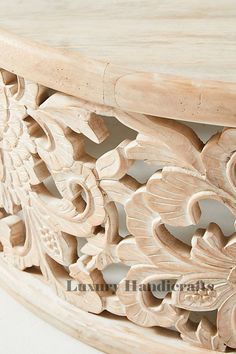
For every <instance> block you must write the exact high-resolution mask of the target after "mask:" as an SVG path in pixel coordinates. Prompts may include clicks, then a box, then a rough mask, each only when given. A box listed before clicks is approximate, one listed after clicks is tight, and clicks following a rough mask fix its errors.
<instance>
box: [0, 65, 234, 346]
mask: <svg viewBox="0 0 236 354" xmlns="http://www.w3.org/2000/svg"><path fill="white" fill-rule="evenodd" d="M0 111H1V116H0V117H1V118H0V135H1V172H0V173H1V183H0V204H1V208H2V209H1V221H0V242H1V251H2V254H3V256H4V258H5V259H6V261H8V262H10V263H11V264H13V265H14V266H15V267H17V268H19V269H21V270H22V271H24V270H26V269H28V268H31V267H32V266H35V267H39V268H40V271H41V273H42V276H43V277H44V278H45V279H46V280H47V282H48V284H49V285H50V286H51V287H53V288H54V289H55V291H56V293H57V295H58V296H60V297H62V298H63V299H65V300H67V301H68V302H70V303H71V304H73V305H75V306H77V307H79V308H81V309H84V310H85V311H89V312H93V313H97V314H98V313H101V312H102V311H104V310H107V311H109V312H111V313H113V314H116V315H119V316H127V318H128V319H129V320H131V321H133V322H134V323H136V324H137V325H140V326H145V327H152V326H161V327H166V328H170V330H171V329H172V330H173V329H175V330H177V331H178V332H179V333H180V334H181V336H182V338H183V340H184V341H187V342H189V343H191V344H193V345H197V346H200V347H204V348H208V349H213V350H222V351H224V350H225V349H226V347H227V346H228V347H230V348H236V316H235V313H236V312H235V311H236V265H235V259H236V238H235V234H233V235H232V236H231V237H228V238H226V237H225V236H224V235H223V233H222V231H221V229H220V228H219V226H218V225H216V224H214V223H210V224H209V226H208V227H207V229H206V230H197V231H196V233H195V235H194V236H193V237H192V242H191V246H188V245H186V244H185V243H183V242H182V241H179V240H178V239H176V238H175V236H174V235H172V234H171V233H170V232H169V231H168V230H167V228H166V225H171V226H173V227H178V226H183V227H185V226H188V225H192V224H197V223H198V221H199V217H200V214H201V210H200V208H199V205H198V202H199V201H200V200H202V199H209V198H212V199H216V200H218V201H220V202H222V203H223V204H224V205H225V206H226V207H228V208H229V210H230V211H231V212H232V214H233V215H234V216H236V183H235V161H236V158H235V156H236V155H235V150H236V147H235V145H236V129H234V128H226V129H224V130H223V131H222V132H221V133H218V134H216V135H214V136H213V137H212V138H211V139H210V140H209V141H208V142H207V143H206V144H205V145H204V144H203V143H202V142H201V140H200V139H199V138H198V136H197V135H196V134H195V133H194V132H193V130H192V129H190V128H189V127H187V126H185V125H184V124H181V123H178V122H175V121H172V120H168V119H162V118H158V117H151V116H145V115H142V114H135V113H126V112H122V111H119V110H118V109H113V108H110V107H105V106H99V105H94V104H93V103H89V102H86V101H83V100H81V99H78V98H74V97H72V96H68V95H66V94H63V93H60V92H55V91H53V90H51V89H49V88H46V87H43V86H40V85H38V84H35V83H32V82H29V81H27V80H24V79H22V78H20V77H16V76H15V75H13V74H11V73H9V72H6V71H4V70H1V75H0ZM103 116H107V117H113V118H110V119H117V120H119V121H120V122H121V123H122V124H124V125H126V126H127V127H129V128H131V129H133V130H134V131H136V132H137V137H136V139H134V140H132V141H131V140H128V139H126V140H124V141H123V142H122V143H121V144H119V145H118V146H117V147H115V148H114V149H113V150H111V151H108V152H106V153H104V154H103V155H102V156H100V157H99V158H98V159H95V158H93V157H92V156H90V155H89V154H88V153H87V151H86V141H85V137H86V138H88V139H89V140H91V141H93V142H95V143H97V144H100V143H101V142H103V141H104V140H105V139H106V138H107V136H108V134H109V132H108V129H107V127H106V124H105V122H104V119H103ZM136 160H143V161H145V162H146V163H148V164H154V165H157V164H158V165H160V166H162V168H161V170H159V171H157V172H156V173H154V174H153V175H152V176H151V177H150V178H149V179H148V181H147V183H145V184H141V183H139V182H138V181H137V180H136V179H135V178H134V177H131V175H129V171H130V168H131V166H132V165H133V164H134V162H135V161H136ZM48 179H51V181H54V183H55V187H56V188H57V194H58V195H57V196H56V195H55V194H53V193H52V192H51V190H50V188H48V185H47V180H48ZM116 203H119V204H121V205H123V207H124V210H125V213H126V221H127V228H128V231H129V235H128V236H127V237H125V238H122V237H121V236H120V235H119V221H118V211H117V207H116ZM79 238H82V239H84V240H85V241H86V242H85V244H84V246H83V247H82V248H80V252H81V253H82V256H78V252H77V240H78V239H79ZM115 263H122V264H125V265H128V266H129V267H130V270H129V271H128V272H127V274H126V276H125V278H124V279H123V280H122V281H121V282H120V283H119V284H118V287H117V290H116V291H115V290H114V289H109V287H106V282H105V280H104V277H103V272H102V271H103V270H104V269H105V268H106V267H107V266H108V265H110V264H115ZM68 279H74V280H76V281H78V282H79V283H80V284H84V285H86V284H87V285H88V284H89V285H94V287H95V291H93V290H94V289H93V290H92V289H91V290H89V289H88V290H87V291H76V292H70V291H67V288H66V284H67V280H68ZM162 280H163V281H167V280H169V281H172V282H175V289H174V290H173V291H168V292H167V294H166V295H165V296H164V298H162V299H161V298H159V299H157V298H155V297H154V295H153V293H152V292H151V290H150V284H151V283H155V282H156V283H158V282H160V281H162ZM129 281H131V282H135V284H136V289H134V288H132V289H129V291H127V288H126V287H127V282H129ZM201 282H203V283H204V286H205V287H204V288H202V287H201V286H200V287H199V288H198V289H196V288H195V287H194V285H195V284H196V283H197V284H199V283H201ZM98 284H99V285H100V287H99V288H97V289H96V286H97V285H98ZM102 285H103V286H102ZM144 285H146V289H145V286H144ZM215 310H216V311H217V320H216V323H215V324H214V323H211V321H210V320H208V319H207V318H206V317H204V316H202V318H201V320H200V321H199V323H197V324H196V323H194V322H193V321H192V319H191V315H192V314H193V313H194V312H204V311H215Z"/></svg>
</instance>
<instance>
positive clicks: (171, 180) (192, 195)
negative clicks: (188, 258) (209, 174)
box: [147, 167, 232, 226]
mask: <svg viewBox="0 0 236 354" xmlns="http://www.w3.org/2000/svg"><path fill="white" fill-rule="evenodd" d="M147 190H148V191H149V192H150V193H152V194H154V195H155V197H156V199H155V200H154V201H153V202H152V203H150V205H151V207H152V209H153V210H154V211H157V212H158V213H159V214H160V215H161V219H162V222H163V223H167V224H170V225H173V226H188V225H192V224H196V223H197V222H198V221H199V218H200V215H201V211H200V208H199V206H198V203H197V202H198V201H199V200H201V199H207V198H214V199H217V200H219V201H220V200H221V198H220V197H219V195H218V193H217V192H218V191H217V189H216V188H214V186H212V185H211V184H209V183H208V182H207V180H206V179H205V178H204V177H202V176H200V175H199V174H196V173H194V172H191V171H187V170H184V169H181V168H174V167H166V168H164V169H163V171H162V173H156V174H154V175H153V176H152V177H151V178H150V180H149V181H148V183H147ZM223 197H224V198H230V197H229V195H225V194H224V193H223ZM231 199H232V198H231Z"/></svg>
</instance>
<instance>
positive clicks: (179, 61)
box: [0, 0, 236, 126]
mask: <svg viewBox="0 0 236 354" xmlns="http://www.w3.org/2000/svg"><path fill="white" fill-rule="evenodd" d="M235 8H236V6H235V2H234V1H233V0H226V1H223V0H218V1H217V5H216V4H215V1H213V0H208V1H197V0H190V1H184V0H181V1H178V2H176V1H175V0H171V1H168V2H166V1H162V0H158V1H154V0H149V1H138V2H136V1H128V2H127V1H123V0H120V1H114V0H113V1H108V0H102V1H99V2H95V1H92V0H89V1H82V0H81V1H72V0H67V1H66V0H63V1H59V2H58V1H57V2H54V1H51V2H50V3H45V1H42V2H40V4H38V3H36V2H35V1H29V0H24V1H19V2H18V0H14V1H13V3H12V2H9V3H7V2H2V3H1V4H0V11H1V14H2V16H1V20H0V25H1V26H2V27H4V28H5V29H6V30H11V31H13V32H14V33H16V34H18V35H20V37H17V36H16V37H15V36H12V35H10V34H8V32H5V31H1V32H0V48H1V55H0V66H1V67H3V68H5V69H7V70H9V71H12V72H15V73H17V74H19V75H21V76H23V77H25V78H27V79H30V80H32V81H34V82H38V83H41V84H43V85H45V86H47V87H51V88H54V89H56V90H59V91H61V92H65V93H67V94H70V95H73V96H76V97H79V98H82V99H85V100H89V101H91V102H95V103H99V104H106V105H110V106H114V107H118V108H119V109H122V110H125V111H133V112H138V113H144V114H151V115H155V116H160V117H165V118H174V119H178V120H186V121H192V122H203V123H210V124H218V125H225V126H236V118H235V111H236V103H235V102H236V64H235V63H236V60H235V57H236V50H235V45H234V42H235V36H236V34H235V33H236V30H235V25H234V24H235V16H236V15H235V13H236V9H235ZM42 21H43V26H42ZM22 35H23V36H25V37H27V38H28V41H24V40H22V38H21V37H22ZM35 40H36V41H40V42H42V43H44V44H49V45H50V46H47V45H44V46H43V45H40V44H37V42H36V43H35ZM53 47H54V49H53ZM71 52H72V53H71ZM88 58H90V59H88ZM147 91H148V95H147Z"/></svg>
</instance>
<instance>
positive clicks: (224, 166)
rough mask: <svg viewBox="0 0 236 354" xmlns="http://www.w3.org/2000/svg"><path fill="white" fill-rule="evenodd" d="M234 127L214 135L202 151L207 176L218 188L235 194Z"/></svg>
mask: <svg viewBox="0 0 236 354" xmlns="http://www.w3.org/2000/svg"><path fill="white" fill-rule="evenodd" d="M235 150H236V129H233V128H228V129H225V130H224V131H223V132H222V133H218V134H216V135H214V136H213V137H212V138H211V139H210V140H209V141H208V143H207V144H206V145H205V147H204V149H203V151H202V159H203V162H204V164H205V166H206V173H207V178H208V179H209V180H210V181H211V182H212V183H213V184H214V185H215V186H217V187H218V188H221V189H223V190H225V191H227V192H228V193H230V194H231V195H234V197H235V195H236V180H235V166H236V154H235Z"/></svg>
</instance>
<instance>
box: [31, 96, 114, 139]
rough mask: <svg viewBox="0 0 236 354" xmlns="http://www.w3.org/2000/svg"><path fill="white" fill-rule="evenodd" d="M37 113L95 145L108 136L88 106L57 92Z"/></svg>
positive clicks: (102, 123)
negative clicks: (59, 123)
mask: <svg viewBox="0 0 236 354" xmlns="http://www.w3.org/2000/svg"><path fill="white" fill-rule="evenodd" d="M38 112H40V114H42V115H45V116H46V118H47V117H51V118H53V119H54V120H57V121H60V122H61V123H63V124H64V125H65V126H68V127H70V128H71V129H72V130H73V131H75V132H77V133H83V134H84V135H85V136H87V137H88V138H89V139H91V140H92V141H94V142H96V143H101V142H102V141H103V140H105V139H106V137H107V136H108V130H107V128H106V125H105V123H104V121H103V118H102V117H101V116H99V115H98V114H96V113H94V112H91V111H90V107H89V105H88V104H86V102H85V101H82V100H80V99H78V98H75V97H72V96H68V95H65V94H63V93H59V92H57V93H55V94H53V95H52V96H51V97H50V98H48V99H47V100H46V101H45V102H44V103H43V104H42V105H41V106H40V107H39V109H38ZM30 114H32V112H30Z"/></svg>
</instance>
